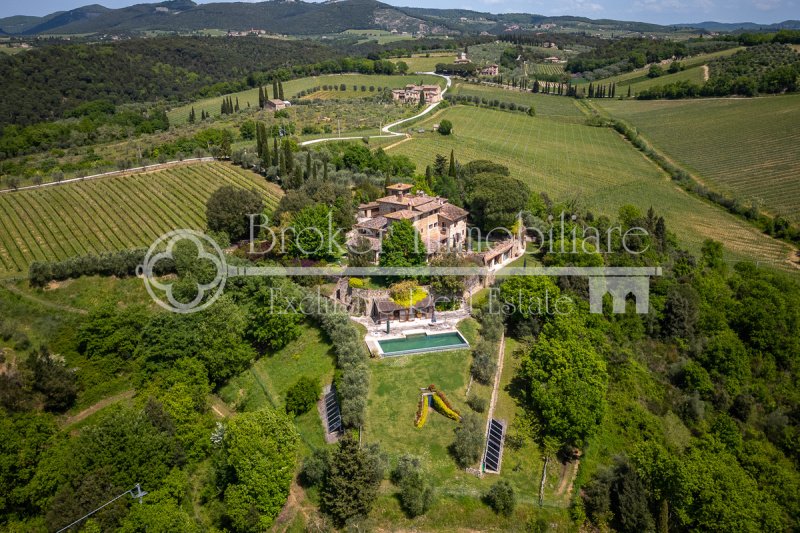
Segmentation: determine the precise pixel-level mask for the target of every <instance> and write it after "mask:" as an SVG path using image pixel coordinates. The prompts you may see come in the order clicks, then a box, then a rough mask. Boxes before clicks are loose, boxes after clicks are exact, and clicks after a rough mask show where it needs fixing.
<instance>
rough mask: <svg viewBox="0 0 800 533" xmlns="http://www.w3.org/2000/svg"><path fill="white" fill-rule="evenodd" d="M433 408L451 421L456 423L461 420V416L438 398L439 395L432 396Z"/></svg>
mask: <svg viewBox="0 0 800 533" xmlns="http://www.w3.org/2000/svg"><path fill="white" fill-rule="evenodd" d="M433 408H434V409H436V410H437V411H438V412H439V413H441V414H443V415H444V416H446V417H447V418H449V419H451V420H455V421H457V422H458V421H460V420H461V415H459V414H458V412H456V411H454V410H453V409H451V408H450V407H448V406H447V404H445V402H444V400H442V398H441V397H440V396H439V393H436V394H434V395H433Z"/></svg>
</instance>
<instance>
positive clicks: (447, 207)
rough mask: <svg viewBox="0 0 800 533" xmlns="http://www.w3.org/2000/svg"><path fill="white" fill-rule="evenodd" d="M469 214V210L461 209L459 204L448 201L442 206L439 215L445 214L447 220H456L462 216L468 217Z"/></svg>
mask: <svg viewBox="0 0 800 533" xmlns="http://www.w3.org/2000/svg"><path fill="white" fill-rule="evenodd" d="M468 214H469V212H468V211H466V210H464V209H461V208H460V207H458V206H457V205H453V204H451V203H449V202H448V203H446V204H444V205H443V206H442V209H441V210H440V211H439V215H440V216H443V217H444V218H446V219H447V220H451V221H456V220H459V219H461V218H464V217H466V216H467V215H468Z"/></svg>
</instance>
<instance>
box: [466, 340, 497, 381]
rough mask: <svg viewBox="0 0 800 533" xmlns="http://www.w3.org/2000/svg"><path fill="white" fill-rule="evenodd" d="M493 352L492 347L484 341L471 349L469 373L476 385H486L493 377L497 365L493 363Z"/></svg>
mask: <svg viewBox="0 0 800 533" xmlns="http://www.w3.org/2000/svg"><path fill="white" fill-rule="evenodd" d="M493 352H494V346H493V345H492V344H491V343H489V342H486V341H484V340H481V341H480V342H478V344H476V345H475V347H474V348H473V349H472V366H471V367H470V372H471V373H472V377H473V378H475V381H477V382H478V383H482V384H484V385H488V384H489V383H491V381H492V378H493V377H494V373H495V371H496V370H497V365H496V364H495V362H494V357H493V355H492V353H493Z"/></svg>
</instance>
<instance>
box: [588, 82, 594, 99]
mask: <svg viewBox="0 0 800 533" xmlns="http://www.w3.org/2000/svg"><path fill="white" fill-rule="evenodd" d="M589 98H594V86H593V85H592V82H589Z"/></svg>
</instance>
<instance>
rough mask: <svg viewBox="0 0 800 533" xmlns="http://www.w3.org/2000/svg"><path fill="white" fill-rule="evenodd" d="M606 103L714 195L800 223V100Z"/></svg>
mask: <svg viewBox="0 0 800 533" xmlns="http://www.w3.org/2000/svg"><path fill="white" fill-rule="evenodd" d="M601 105H602V106H603V107H604V108H606V109H607V110H608V111H609V112H610V113H611V114H613V115H616V116H619V117H621V118H623V119H625V120H627V121H629V122H630V123H631V124H632V125H634V126H635V127H636V128H638V129H639V130H640V131H641V132H642V133H643V134H644V135H645V137H647V138H648V139H649V140H650V141H652V142H653V143H654V144H655V146H656V147H657V148H660V149H661V150H663V151H664V152H665V154H666V155H667V156H669V157H671V158H672V159H674V160H675V161H677V162H678V163H680V164H682V165H684V166H685V167H686V168H687V169H688V170H689V171H691V172H692V173H695V174H696V175H698V176H699V177H700V178H701V179H702V180H703V181H705V182H707V183H708V184H709V185H710V186H711V187H712V188H713V189H714V190H717V191H719V192H722V193H725V194H726V195H729V196H732V197H735V198H738V199H739V200H740V201H741V202H743V203H744V204H746V205H749V204H750V203H751V202H756V204H757V205H761V208H762V209H764V210H767V211H770V212H772V213H775V214H779V215H782V216H784V217H787V218H789V219H791V220H793V221H794V222H800V180H798V179H797V176H798V173H800V162H798V158H797V147H798V146H799V145H800V130H798V128H797V124H798V123H800V96H797V95H791V96H777V97H768V98H755V99H749V98H748V99H741V98H737V99H717V100H702V101H701V100H689V101H685V100H684V101H635V102H616V101H607V102H606V101H602V103H601Z"/></svg>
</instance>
